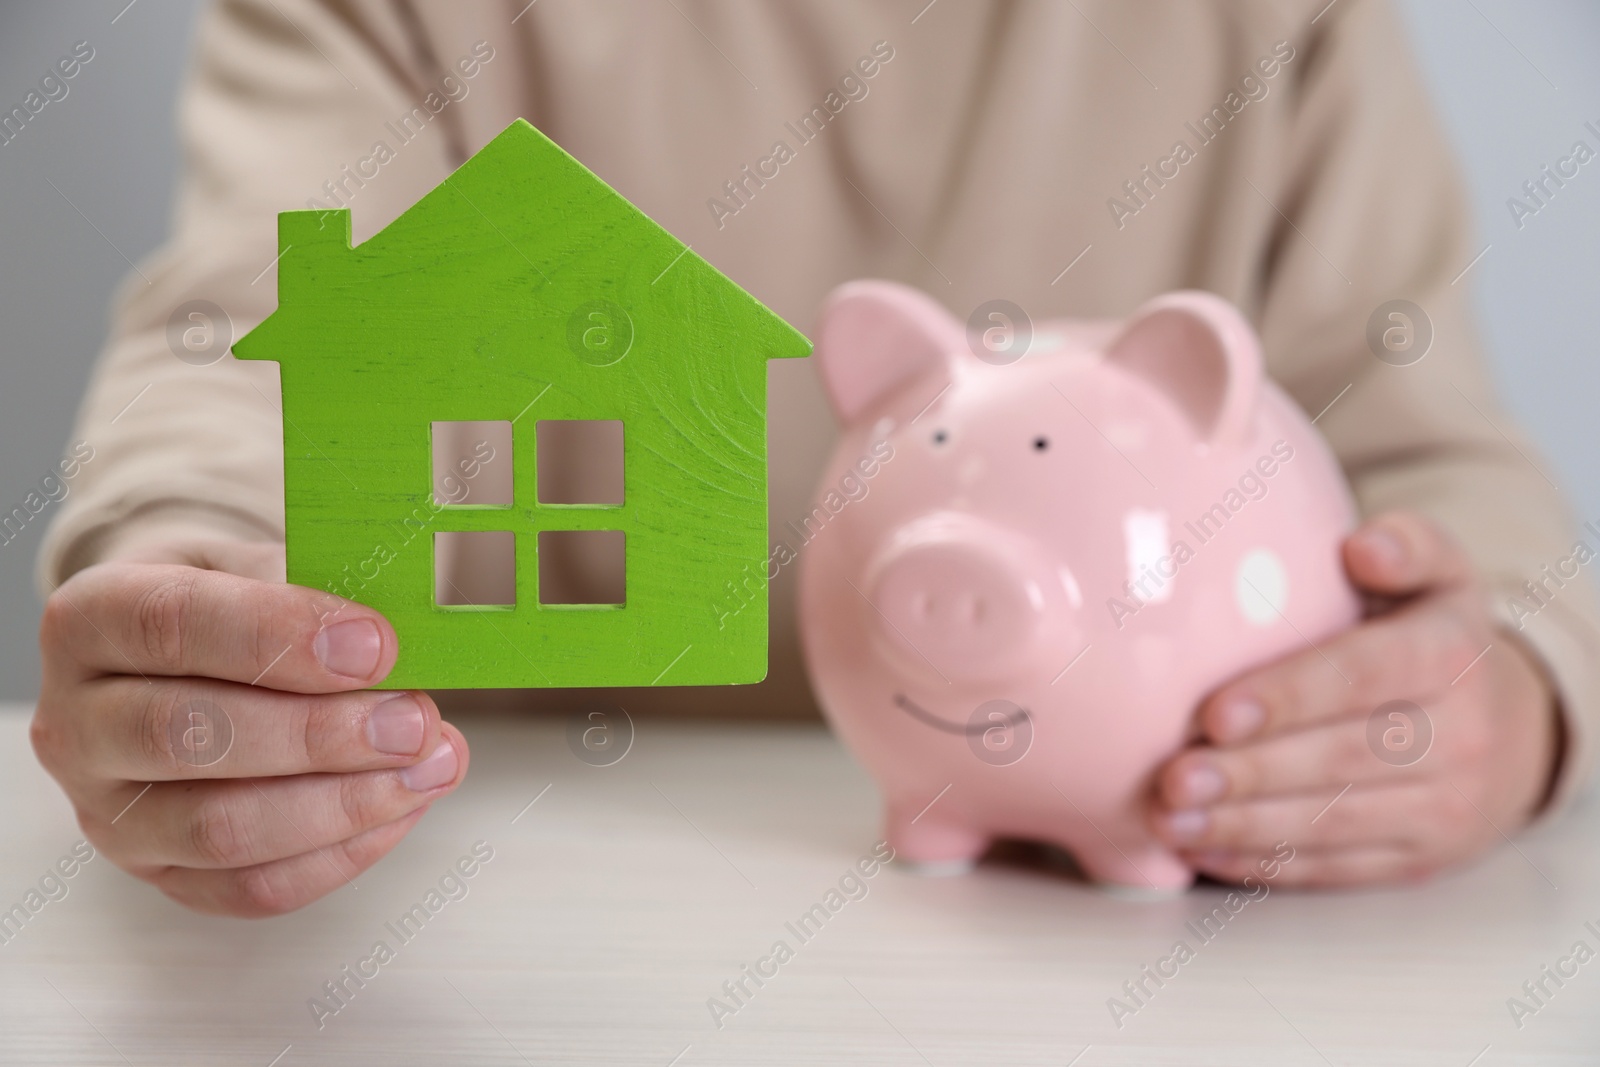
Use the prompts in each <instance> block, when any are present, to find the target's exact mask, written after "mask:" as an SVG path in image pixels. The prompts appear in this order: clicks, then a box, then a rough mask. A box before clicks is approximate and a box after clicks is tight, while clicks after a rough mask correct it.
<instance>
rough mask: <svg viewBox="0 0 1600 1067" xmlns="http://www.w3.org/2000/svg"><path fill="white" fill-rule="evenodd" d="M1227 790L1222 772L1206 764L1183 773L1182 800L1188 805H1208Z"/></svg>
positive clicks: (1226, 782) (1226, 781)
mask: <svg viewBox="0 0 1600 1067" xmlns="http://www.w3.org/2000/svg"><path fill="white" fill-rule="evenodd" d="M1227 790H1228V780H1227V779H1226V778H1224V777H1223V776H1222V772H1221V771H1219V770H1217V769H1216V768H1215V767H1213V766H1211V765H1210V764H1207V763H1202V764H1200V765H1199V766H1198V767H1190V768H1189V769H1188V770H1186V771H1184V772H1183V794H1184V799H1185V800H1186V801H1187V802H1188V803H1190V804H1209V803H1211V802H1212V801H1213V800H1216V799H1217V798H1218V797H1220V796H1222V794H1223V793H1225V792H1227Z"/></svg>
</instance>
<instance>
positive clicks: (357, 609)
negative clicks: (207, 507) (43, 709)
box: [41, 563, 398, 693]
mask: <svg viewBox="0 0 1600 1067" xmlns="http://www.w3.org/2000/svg"><path fill="white" fill-rule="evenodd" d="M41 640H42V642H43V643H44V645H45V647H46V648H60V649H65V650H66V654H67V655H68V656H70V657H71V658H72V659H73V660H74V661H75V662H76V663H77V665H78V666H79V667H80V669H81V670H82V671H83V672H84V673H85V675H92V674H97V673H108V674H137V675H139V676H140V677H150V676H159V675H167V676H182V675H193V676H197V677H203V678H223V679H227V680H229V681H234V682H244V683H246V684H251V685H254V684H262V685H267V686H270V687H271V688H274V689H282V690H288V691H292V692H298V693H331V692H338V691H340V690H346V689H361V688H364V687H366V686H368V685H371V684H373V683H375V682H377V681H379V680H381V679H382V678H383V677H384V675H386V674H388V673H389V670H390V668H392V667H393V666H394V661H395V656H396V654H397V649H398V643H397V640H396V638H395V633H394V629H393V627H391V626H390V625H389V623H388V621H387V620H385V619H384V618H383V616H382V615H380V614H378V613H377V612H375V611H373V610H372V609H371V608H368V607H364V606H362V605H360V604H357V603H355V602H353V601H349V600H345V599H343V598H341V597H336V596H334V595H332V594H331V593H319V592H317V591H316V590H313V589H306V588H303V587H301V586H296V585H278V584H275V583H271V582H261V581H256V580H254V579H250V578H240V577H238V576H237V575H233V574H224V573H222V572H220V571H207V570H199V569H196V568H194V567H180V566H170V565H160V564H138V563H108V564H103V565H101V566H98V567H91V568H89V569H88V570H85V571H82V572H80V573H79V574H77V575H75V576H74V577H73V578H72V579H71V580H70V581H68V582H66V583H65V584H63V585H62V586H61V587H60V588H59V589H57V590H56V591H55V592H54V593H53V594H51V596H50V599H49V601H48V602H47V603H46V605H45V617H44V622H43V624H42V636H41Z"/></svg>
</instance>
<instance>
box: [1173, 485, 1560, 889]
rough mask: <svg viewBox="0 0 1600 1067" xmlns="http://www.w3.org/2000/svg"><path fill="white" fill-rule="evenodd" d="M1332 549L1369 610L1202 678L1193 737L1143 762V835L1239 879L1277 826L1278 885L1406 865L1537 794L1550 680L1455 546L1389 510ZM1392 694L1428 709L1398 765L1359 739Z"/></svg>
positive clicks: (1417, 868)
mask: <svg viewBox="0 0 1600 1067" xmlns="http://www.w3.org/2000/svg"><path fill="white" fill-rule="evenodd" d="M1344 564H1345V569H1346V571H1347V573H1348V574H1349V576H1350V579H1351V581H1352V583H1353V584H1354V585H1355V586H1356V588H1357V589H1359V590H1361V591H1363V592H1365V593H1368V594H1371V595H1373V596H1374V597H1376V598H1379V599H1380V600H1381V601H1382V605H1381V608H1380V611H1379V612H1378V613H1377V614H1375V615H1373V616H1372V617H1370V618H1368V619H1366V620H1364V621H1363V622H1362V623H1361V624H1360V625H1358V626H1356V627H1355V628H1354V629H1352V630H1349V631H1348V632H1346V633H1343V634H1341V635H1339V636H1338V637H1335V638H1333V639H1331V640H1328V641H1325V642H1322V643H1321V645H1320V651H1318V650H1314V649H1310V648H1308V649H1306V650H1305V651H1304V652H1300V653H1296V654H1294V655H1292V656H1289V657H1287V658H1285V659H1282V660H1279V661H1277V662H1275V663H1272V664H1270V665H1268V666H1266V667H1263V668H1261V669H1259V670H1256V671H1253V672H1251V673H1249V674H1246V675H1244V676H1242V677H1240V678H1237V679H1235V680H1233V681H1232V682H1229V683H1228V684H1227V685H1225V686H1223V687H1222V688H1220V689H1219V690H1217V691H1216V692H1215V693H1213V694H1212V695H1211V696H1210V697H1208V698H1207V699H1206V700H1205V701H1204V702H1203V703H1202V704H1201V706H1200V709H1199V713H1198V725H1199V728H1200V732H1201V735H1202V737H1203V743H1199V744H1196V745H1194V746H1192V747H1190V748H1187V749H1185V750H1184V751H1183V752H1181V753H1179V754H1178V755H1177V756H1176V757H1174V758H1173V759H1172V760H1171V761H1170V762H1169V763H1168V764H1167V765H1166V766H1165V767H1163V768H1162V769H1161V771H1160V773H1159V775H1158V777H1157V787H1156V793H1157V796H1156V800H1155V803H1154V804H1153V806H1152V812H1151V823H1152V825H1153V826H1154V828H1155V830H1156V833H1157V834H1158V835H1159V836H1160V837H1161V839H1162V840H1164V841H1166V842H1167V843H1168V844H1170V845H1171V846H1173V847H1174V848H1176V849H1178V850H1179V851H1180V852H1182V854H1183V855H1184V857H1185V858H1186V859H1187V860H1188V861H1189V862H1191V863H1192V864H1193V865H1194V866H1195V867H1196V868H1197V869H1199V870H1201V871H1203V872H1204V873H1206V874H1209V875H1211V876H1212V877H1214V878H1218V879H1221V880H1224V881H1238V880H1240V879H1241V878H1243V877H1244V876H1245V875H1246V874H1248V873H1250V871H1251V870H1252V869H1253V868H1254V865H1255V864H1256V862H1257V861H1258V860H1259V859H1261V858H1262V857H1264V856H1266V855H1268V854H1269V853H1271V851H1272V847H1273V845H1274V844H1275V843H1277V842H1280V841H1286V842H1288V843H1289V844H1290V845H1292V846H1293V847H1294V849H1295V859H1294V862H1293V863H1290V864H1285V865H1283V866H1282V868H1281V873H1280V874H1279V876H1278V881H1279V882H1280V883H1283V884H1298V885H1318V886H1329V885H1356V884H1366V883H1375V882H1393V881H1401V880H1409V879H1415V878H1420V877H1423V876H1426V875H1429V874H1432V873H1433V872H1435V871H1438V870H1440V869H1442V868H1445V867H1448V866H1451V865H1453V864H1457V863H1460V862H1462V861H1465V860H1468V859H1470V858H1472V857H1473V856H1475V855H1477V854H1479V853H1480V852H1482V851H1484V850H1485V849H1486V848H1488V847H1490V846H1491V845H1494V844H1496V843H1497V842H1499V841H1500V840H1501V834H1502V833H1505V834H1510V833H1512V832H1513V831H1514V830H1516V829H1517V828H1518V827H1520V826H1521V825H1523V824H1524V823H1525V822H1527V820H1528V819H1529V818H1530V817H1531V816H1532V815H1533V814H1534V812H1535V811H1536V810H1537V808H1538V806H1539V804H1540V803H1541V801H1542V800H1543V798H1544V796H1545V794H1546V791H1547V788H1548V784H1549V782H1550V778H1551V774H1552V771H1553V765H1554V763H1555V761H1556V757H1557V755H1558V751H1557V750H1558V748H1559V738H1560V729H1559V724H1558V722H1557V714H1558V713H1557V711H1556V709H1555V707H1554V700H1553V696H1552V692H1551V688H1550V685H1549V683H1548V682H1547V681H1546V679H1545V677H1544V675H1543V673H1542V671H1541V670H1540V668H1539V667H1538V666H1536V664H1535V662H1534V660H1533V659H1532V656H1531V654H1530V653H1529V652H1528V651H1527V650H1526V649H1525V648H1524V647H1523V646H1522V644H1521V642H1520V640H1519V639H1517V638H1516V637H1515V636H1513V635H1512V634H1510V633H1509V632H1507V631H1504V630H1499V629H1497V628H1496V627H1495V625H1494V622H1493V620H1492V618H1491V616H1490V614H1489V609H1488V602H1487V599H1486V597H1485V595H1484V592H1483V589H1482V587H1481V586H1480V585H1479V584H1478V581H1477V579H1476V577H1475V575H1474V574H1473V571H1472V567H1471V565H1470V563H1469V561H1468V560H1467V558H1466V557H1465V555H1464V554H1463V553H1462V551H1461V550H1460V549H1459V548H1458V547H1457V546H1456V545H1455V544H1454V543H1452V542H1451V541H1450V539H1449V538H1448V537H1446V536H1445V534H1444V533H1443V532H1441V531H1440V530H1439V529H1438V528H1437V527H1436V526H1435V525H1434V524H1433V523H1431V522H1429V521H1428V520H1426V519H1424V518H1422V517H1420V516H1417V515H1414V514H1410V513H1405V512H1396V513H1391V514H1388V515H1384V516H1381V517H1379V518H1376V519H1373V520H1372V521H1370V522H1368V523H1367V524H1365V525H1364V526H1362V528H1361V529H1359V530H1358V531H1356V533H1355V534H1353V535H1352V536H1351V537H1350V538H1349V539H1348V540H1347V541H1346V542H1345V545H1344ZM1391 700H1408V701H1412V702H1414V703H1415V704H1417V705H1419V706H1420V707H1421V708H1422V709H1423V711H1424V713H1425V714H1426V716H1427V718H1428V720H1429V722H1431V725H1432V730H1433V739H1432V745H1431V748H1429V749H1428V750H1427V751H1426V754H1425V755H1423V756H1422V757H1421V758H1420V759H1417V760H1416V761H1415V762H1413V763H1410V764H1409V765H1407V766H1393V765H1391V763H1390V762H1388V761H1385V760H1383V759H1380V758H1379V757H1378V755H1377V754H1376V753H1375V751H1374V749H1373V748H1372V747H1371V746H1370V745H1369V742H1368V718H1369V717H1370V716H1371V715H1372V714H1373V712H1374V711H1375V710H1376V709H1377V708H1378V707H1379V706H1380V705H1382V704H1384V703H1386V702H1388V701H1391ZM1397 725H1402V724H1399V723H1397ZM1397 762H1398V761H1397ZM1347 787H1348V790H1347V791H1345V790H1346V789H1347ZM1341 791H1344V792H1341ZM1336 797H1337V800H1335V798H1336Z"/></svg>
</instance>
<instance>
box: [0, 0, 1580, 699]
mask: <svg viewBox="0 0 1600 1067" xmlns="http://www.w3.org/2000/svg"><path fill="white" fill-rule="evenodd" d="M1336 2H1351V0H1336ZM125 5H126V0H111V2H110V3H98V2H97V3H85V4H44V3H34V4H30V5H24V4H6V5H4V6H3V7H0V103H4V104H5V107H6V108H7V109H9V108H10V107H11V106H13V105H14V104H16V103H19V102H20V101H21V98H22V95H23V94H24V93H25V92H27V90H28V89H29V88H30V87H32V86H33V85H34V84H35V83H36V82H37V80H38V78H39V77H40V76H41V75H43V74H44V73H45V72H46V71H47V69H48V68H49V67H50V66H51V65H52V64H53V63H54V62H55V60H56V58H57V57H59V56H62V55H65V54H66V53H67V52H68V51H69V50H70V48H71V46H72V44H73V43H74V42H76V41H80V40H87V41H88V42H89V43H90V44H91V45H93V46H94V49H95V58H94V59H93V61H92V62H90V63H89V64H88V65H87V66H86V67H85V68H84V69H83V71H82V72H81V73H80V74H79V75H78V77H76V78H75V79H73V81H72V82H71V83H70V85H71V90H70V93H69V95H68V96H67V97H66V98H65V99H64V100H61V101H58V102H53V103H51V104H49V105H47V107H46V109H45V110H44V111H43V112H41V114H40V115H39V117H38V120H36V121H35V122H33V123H30V124H29V126H28V128H27V129H26V131H25V132H24V134H23V136H22V137H20V138H18V139H17V140H16V141H14V142H13V143H11V144H9V145H5V146H0V338H3V341H0V344H3V348H0V510H7V509H9V508H10V507H11V506H12V505H13V504H16V503H20V502H21V500H22V498H23V497H24V496H25V495H26V494H27V492H28V490H29V489H30V488H31V487H32V486H33V485H34V484H35V483H36V482H37V481H38V479H39V478H40V476H42V475H43V474H44V473H45V472H46V470H47V469H48V468H49V467H50V466H51V464H53V463H54V462H55V460H56V458H57V457H58V456H59V455H60V454H61V452H62V450H63V448H64V447H65V446H66V444H67V440H68V435H69V433H70V430H71V420H72V416H73V413H74V411H75V409H76V405H77V401H78V396H79V394H80V392H81V391H82V389H83V386H84V382H85V380H86V379H87V376H88V372H89V367H90V364H91V362H92V360H93V358H94V356H95V353H96V352H97V351H98V350H99V347H100V344H101V341H102V339H103V337H104V335H105V331H106V321H107V319H106V309H107V304H108V300H109V298H110V294H111V291H112V289H113V287H114V286H115V285H116V284H117V282H118V281H119V280H120V279H121V278H122V276H123V275H124V274H126V273H128V264H127V262H126V260H124V258H123V256H127V257H129V258H132V259H135V260H137V259H138V258H139V257H141V256H143V255H145V254H146V253H148V252H150V251H151V250H152V249H154V248H155V247H156V245H157V244H158V243H159V241H160V239H161V236H162V233H163V232H164V230H165V227H166V223H167V218H168V214H169V207H170V201H171V195H172V182H173V178H174V174H175V170H176V164H177V150H176V139H175V134H174V117H173V103H174V99H175V95H176V92H177V88H178V83H179V79H180V78H181V76H182V73H183V68H184V65H185V63H186V58H187V54H188V49H189V44H190V40H191V31H192V26H193V22H194V16H195V13H196V11H197V10H198V9H199V7H200V0H137V2H136V3H134V4H133V5H132V6H131V7H125ZM1401 8H1402V11H1403V12H1404V15H1405V19H1406V23H1407V25H1408V27H1409V31H1410V35H1411V41H1412V44H1413V46H1414V48H1415V49H1416V51H1417V53H1418V55H1419V57H1420V59H1421V62H1422V66H1423V69H1424V72H1425V73H1426V75H1427V77H1428V78H1429V80H1430V82H1431V85H1432V88H1433V90H1434V95H1435V98H1436V100H1437V101H1438V103H1439V107H1440V109H1441V111H1442V113H1443V115H1444V119H1445V122H1446V125H1447V127H1448V129H1449V132H1450V134H1451V136H1452V137H1453V139H1454V141H1455V144H1456V149H1457V152H1458V153H1459V155H1460V157H1461V160H1462V162H1463V164H1464V166H1465V169H1466V172H1467V179H1468V182H1469V184H1470V187H1471V190H1472V193H1473V197H1474V200H1475V203H1476V209H1477V215H1478V231H1479V234H1480V238H1481V240H1480V242H1479V243H1480V247H1482V246H1483V245H1488V246H1489V251H1488V253H1487V254H1486V255H1485V256H1484V257H1483V258H1482V259H1481V260H1480V261H1479V262H1478V263H1477V265H1476V266H1474V267H1473V268H1472V270H1471V271H1470V273H1468V275H1467V276H1466V278H1464V279H1463V280H1462V283H1461V284H1464V285H1465V284H1470V285H1472V287H1473V289H1474V290H1475V292H1476V293H1477V295H1478V298H1479V307H1480V309H1481V312H1480V313H1481V319H1482V323H1483V326H1484V332H1485V340H1486V343H1487V345H1488V348H1489V351H1490V355H1491V357H1492V358H1493V360H1494V363H1495V370H1496V374H1497V377H1498V380H1499V383H1500V385H1501V388H1502V389H1503V391H1504V395H1505V398H1506V402H1507V404H1508V405H1509V407H1510V409H1511V411H1512V412H1513V414H1514V415H1515V416H1516V417H1517V418H1518V419H1519V420H1520V421H1521V423H1522V425H1523V426H1524V427H1526V428H1527V429H1528V431H1529V432H1530V433H1531V434H1532V436H1533V438H1534V440H1535V441H1536V442H1537V443H1538V444H1539V446H1540V447H1541V448H1542V449H1543V450H1544V451H1545V454H1546V455H1547V456H1548V457H1549V458H1550V460H1551V462H1552V463H1553V464H1554V468H1555V477H1556V480H1557V481H1558V482H1559V483H1560V485H1561V487H1562V488H1563V489H1565V490H1566V491H1567V493H1568V494H1569V496H1570V497H1571V499H1572V500H1573V501H1574V503H1575V505H1576V507H1577V508H1578V510H1579V513H1580V517H1581V518H1587V519H1600V446H1597V445H1596V443H1595V441H1594V435H1593V433H1592V432H1591V426H1592V424H1593V421H1594V418H1595V415H1594V413H1593V412H1592V411H1591V405H1592V403H1593V401H1594V399H1595V398H1597V397H1600V365H1597V364H1596V363H1595V361H1594V360H1592V359H1585V358H1583V352H1584V351H1585V350H1586V349H1587V348H1588V347H1589V346H1590V337H1591V336H1592V334H1593V332H1594V324H1593V323H1592V322H1591V321H1589V316H1590V315H1591V314H1592V313H1593V307H1594V305H1595V301H1594V289H1595V284H1596V282H1597V281H1600V269H1597V268H1600V160H1596V161H1594V162H1592V163H1590V164H1589V165H1588V166H1586V167H1584V168H1583V169H1582V170H1581V171H1580V172H1579V175H1578V176H1577V177H1576V178H1575V179H1572V180H1571V181H1569V182H1568V184H1567V186H1566V188H1565V189H1562V190H1561V191H1560V192H1559V193H1558V195H1557V196H1556V197H1555V198H1553V199H1552V200H1551V202H1550V203H1549V206H1548V207H1546V208H1544V209H1542V210H1541V211H1540V212H1539V213H1538V214H1537V215H1536V216H1535V217H1533V218H1530V219H1525V220H1524V226H1523V228H1522V229H1521V230H1518V229H1517V228H1516V227H1515V226H1514V225H1513V223H1512V220H1511V215H1510V212H1509V211H1508V210H1507V207H1506V198H1507V197H1510V196H1512V195H1517V194H1519V191H1520V187H1521V185H1522V183H1523V182H1524V181H1527V180H1529V179H1531V178H1534V177H1535V176H1537V174H1538V171H1539V168H1540V166H1541V165H1543V164H1546V163H1552V164H1553V163H1554V162H1555V160H1556V159H1557V158H1558V157H1560V156H1562V155H1565V154H1566V152H1567V150H1568V149H1569V148H1570V146H1571V145H1572V142H1573V141H1574V140H1576V139H1578V138H1579V137H1583V138H1585V139H1586V140H1588V141H1589V142H1590V143H1591V145H1594V144H1595V138H1594V136H1593V135H1591V134H1589V133H1588V132H1587V131H1585V130H1584V129H1583V123H1584V122H1585V121H1594V122H1595V123H1596V125H1597V126H1600V66H1597V65H1596V64H1595V63H1594V62H1593V55H1594V52H1595V49H1596V46H1597V45H1600V7H1597V6H1596V5H1594V4H1593V2H1592V0H1546V2H1544V3H1540V4H1527V3H1525V2H1524V3H1518V2H1517V0H1401ZM113 19H115V22H113ZM52 182H53V183H54V184H55V185H56V187H57V188H59V190H60V192H59V193H58V192H57V191H56V189H52V188H51V184H50V183H52ZM63 194H64V195H65V197H66V198H70V201H71V203H70V204H69V203H68V202H67V200H66V199H63ZM73 205H75V206H76V210H75V209H74V206H73ZM80 211H81V212H82V215H81V216H80V214H79V212H80ZM84 216H86V217H87V221H86V219H85V217H84ZM96 228H98V230H99V231H100V232H96ZM47 514H48V513H47ZM45 517H46V516H41V517H40V520H39V521H36V522H35V523H33V524H32V525H30V526H29V527H28V529H27V531H26V532H25V533H24V534H23V535H22V536H21V537H20V538H18V539H17V540H15V541H13V542H12V543H10V544H6V545H0V699H8V700H31V699H32V698H33V696H34V695H35V693H36V692H37V688H38V684H39V669H38V656H37V652H36V645H35V631H36V628H37V625H38V615H39V600H38V597H37V596H36V595H35V593H34V591H33V580H32V567H33V556H34V553H35V551H36V550H37V548H38V544H39V537H40V534H41V532H42V530H43V527H44V525H45V523H44V522H43V521H42V520H43V519H44V518H45Z"/></svg>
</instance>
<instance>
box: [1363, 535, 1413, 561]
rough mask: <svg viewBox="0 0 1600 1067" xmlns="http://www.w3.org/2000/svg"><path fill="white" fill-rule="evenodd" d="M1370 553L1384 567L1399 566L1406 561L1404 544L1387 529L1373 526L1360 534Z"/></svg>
mask: <svg viewBox="0 0 1600 1067" xmlns="http://www.w3.org/2000/svg"><path fill="white" fill-rule="evenodd" d="M1361 540H1362V541H1363V542H1364V543H1365V544H1366V546H1367V552H1368V553H1369V554H1370V555H1373V556H1376V557H1378V562H1380V563H1382V564H1383V565H1384V566H1385V567H1399V566H1400V565H1402V564H1403V563H1405V561H1406V546H1405V545H1403V544H1401V543H1400V539H1399V538H1398V537H1396V536H1395V535H1394V534H1392V533H1390V532H1389V531H1388V530H1384V529H1380V528H1377V527H1374V528H1372V529H1370V530H1368V531H1366V532H1365V533H1363V534H1362V535H1361Z"/></svg>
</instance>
